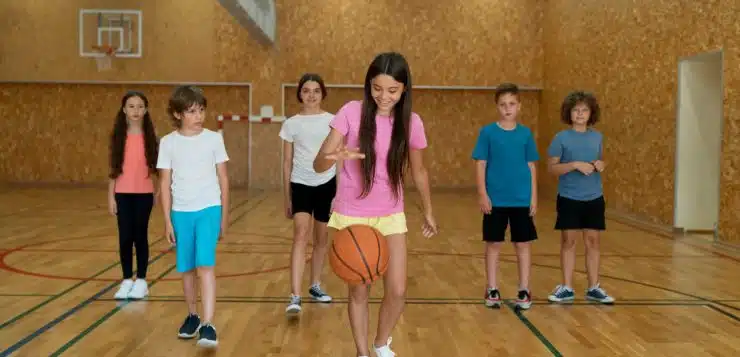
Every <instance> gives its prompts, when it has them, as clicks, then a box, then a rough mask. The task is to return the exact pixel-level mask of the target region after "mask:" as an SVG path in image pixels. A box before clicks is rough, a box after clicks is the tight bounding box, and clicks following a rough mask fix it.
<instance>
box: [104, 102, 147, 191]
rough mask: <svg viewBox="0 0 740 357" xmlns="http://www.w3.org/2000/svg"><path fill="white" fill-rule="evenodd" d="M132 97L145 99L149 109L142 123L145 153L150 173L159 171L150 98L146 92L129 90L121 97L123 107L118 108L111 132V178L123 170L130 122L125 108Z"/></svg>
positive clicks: (145, 104)
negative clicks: (127, 119)
mask: <svg viewBox="0 0 740 357" xmlns="http://www.w3.org/2000/svg"><path fill="white" fill-rule="evenodd" d="M131 97H139V98H141V100H142V101H144V107H145V108H146V109H147V110H146V112H145V113H144V118H143V122H142V125H141V128H142V131H143V133H144V154H145V155H146V165H147V167H148V168H149V173H150V174H156V173H157V169H156V165H157V154H158V143H157V134H156V133H155V131H154V123H153V122H152V117H151V115H149V99H147V98H146V96H145V95H144V93H141V92H136V91H129V92H126V94H125V95H124V96H123V98H121V107H120V108H118V113H117V114H116V119H115V122H114V124H113V130H112V131H111V134H110V173H109V175H108V177H109V178H111V179H115V178H117V177H118V176H120V175H121V173H122V172H123V155H124V151H125V150H126V137H127V136H128V122H127V121H126V113H124V112H123V108H124V107H126V102H127V101H128V100H129V98H131Z"/></svg>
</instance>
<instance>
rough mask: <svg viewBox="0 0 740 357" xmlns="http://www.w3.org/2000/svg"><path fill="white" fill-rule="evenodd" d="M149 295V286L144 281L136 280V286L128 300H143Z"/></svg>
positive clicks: (130, 292)
mask: <svg viewBox="0 0 740 357" xmlns="http://www.w3.org/2000/svg"><path fill="white" fill-rule="evenodd" d="M148 295H149V286H148V285H147V283H146V280H144V279H136V281H135V282H134V286H133V287H132V288H131V291H129V293H128V298H129V299H133V300H141V299H143V298H145V297H147V296H148Z"/></svg>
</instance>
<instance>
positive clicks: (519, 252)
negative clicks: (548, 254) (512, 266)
mask: <svg viewBox="0 0 740 357" xmlns="http://www.w3.org/2000/svg"><path fill="white" fill-rule="evenodd" d="M530 246H531V243H529V242H524V243H514V248H515V249H516V259H517V267H518V268H519V290H527V291H529V271H530V269H531V267H532V265H531V264H532V262H531V261H532V253H531V251H530Z"/></svg>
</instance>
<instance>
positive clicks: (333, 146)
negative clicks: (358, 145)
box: [313, 128, 344, 173]
mask: <svg viewBox="0 0 740 357" xmlns="http://www.w3.org/2000/svg"><path fill="white" fill-rule="evenodd" d="M343 142H344V135H342V133H340V132H339V131H337V129H334V128H332V129H331V132H330V133H329V135H328V136H327V137H326V139H324V143H323V144H321V149H319V153H318V154H317V155H316V158H314V160H313V170H314V171H316V173H322V172H325V171H326V170H329V169H330V168H331V167H332V165H334V163H335V161H334V160H331V159H327V158H326V156H327V155H329V154H331V153H334V152H335V151H337V149H338V148H339V146H340V145H341V144H342V143H343Z"/></svg>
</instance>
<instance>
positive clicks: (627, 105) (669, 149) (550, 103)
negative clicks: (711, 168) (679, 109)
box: [539, 0, 740, 243]
mask: <svg viewBox="0 0 740 357" xmlns="http://www.w3.org/2000/svg"><path fill="white" fill-rule="evenodd" d="M684 6H685V7H684ZM545 12H546V17H545V25H544V28H545V37H544V44H545V54H546V56H545V88H546V90H545V91H544V93H543V103H542V106H541V108H542V111H541V116H540V118H541V120H540V122H539V129H540V133H541V136H540V138H541V140H542V141H541V142H540V144H541V145H547V141H549V138H551V137H552V135H554V133H555V132H557V131H558V130H561V129H562V128H563V126H562V125H560V124H559V122H558V118H557V115H558V110H559V106H560V103H561V101H562V99H563V97H564V96H565V95H566V94H567V92H569V91H570V90H572V89H574V88H583V89H587V90H591V91H594V92H595V93H596V94H597V95H598V96H599V98H600V100H601V103H602V105H603V118H604V120H603V123H602V124H601V125H600V126H599V127H600V129H601V130H602V131H603V132H604V133H605V135H606V144H605V147H606V158H607V160H608V161H609V162H610V168H609V173H608V174H607V175H606V194H607V195H608V202H609V206H611V207H612V208H615V209H617V210H619V211H622V212H625V213H630V214H634V215H639V216H641V217H643V218H645V219H648V220H651V221H653V222H655V223H661V224H666V225H671V224H672V223H673V197H674V193H673V192H674V191H673V190H674V164H675V159H674V157H675V150H676V148H675V144H676V143H675V137H676V132H675V127H676V124H675V121H676V96H677V91H678V84H677V76H678V74H677V70H678V60H679V57H683V56H689V55H694V54H698V53H702V52H707V51H716V50H719V49H723V50H724V51H725V53H724V59H725V63H724V68H725V73H724V81H725V83H724V86H725V93H724V95H725V97H724V120H725V122H724V129H723V130H724V140H723V145H722V147H723V149H722V164H721V168H722V179H721V196H722V199H721V208H720V211H721V213H720V215H721V217H720V222H719V224H720V231H721V235H722V239H724V240H726V241H733V242H735V243H738V242H740V220H738V219H737V217H738V215H737V212H740V180H738V177H739V176H740V139H738V136H739V134H740V110H739V108H738V107H739V106H740V92H738V88H740V41H739V40H738V39H740V27H739V26H738V22H737V19H738V18H737V14H738V13H740V3H738V2H737V1H732V0H720V1H711V2H692V3H686V2H683V1H670V0H664V1H642V2H640V1H612V2H609V1H576V0H552V1H548V3H547V8H546V11H545ZM552 183H553V181H550V182H549V183H548V186H547V190H548V191H549V192H554V190H553V186H552Z"/></svg>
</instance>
